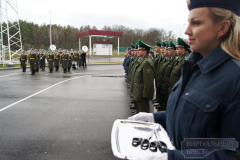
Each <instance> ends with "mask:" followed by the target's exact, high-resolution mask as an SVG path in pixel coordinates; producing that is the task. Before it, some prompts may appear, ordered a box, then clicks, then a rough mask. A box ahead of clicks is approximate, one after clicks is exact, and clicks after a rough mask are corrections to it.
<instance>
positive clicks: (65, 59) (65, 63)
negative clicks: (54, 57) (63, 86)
mask: <svg viewBox="0 0 240 160" xmlns="http://www.w3.org/2000/svg"><path fill="white" fill-rule="evenodd" d="M61 64H62V69H63V72H64V73H67V69H68V54H67V53H66V50H63V53H62V55H61Z"/></svg>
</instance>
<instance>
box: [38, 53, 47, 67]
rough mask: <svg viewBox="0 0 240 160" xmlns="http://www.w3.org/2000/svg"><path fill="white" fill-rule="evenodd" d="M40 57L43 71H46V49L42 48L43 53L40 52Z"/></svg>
mask: <svg viewBox="0 0 240 160" xmlns="http://www.w3.org/2000/svg"><path fill="white" fill-rule="evenodd" d="M39 57H40V68H41V69H42V71H45V65H46V62H45V59H46V55H45V50H44V49H42V50H41V53H40V55H39Z"/></svg>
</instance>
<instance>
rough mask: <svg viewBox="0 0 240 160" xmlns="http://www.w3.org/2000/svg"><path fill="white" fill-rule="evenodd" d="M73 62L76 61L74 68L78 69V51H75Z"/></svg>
mask: <svg viewBox="0 0 240 160" xmlns="http://www.w3.org/2000/svg"><path fill="white" fill-rule="evenodd" d="M73 61H74V65H75V66H74V67H75V69H77V68H78V67H77V66H79V64H78V63H79V53H78V50H77V49H76V50H75V53H74V54H73Z"/></svg>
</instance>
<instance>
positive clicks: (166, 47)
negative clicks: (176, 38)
mask: <svg viewBox="0 0 240 160" xmlns="http://www.w3.org/2000/svg"><path fill="white" fill-rule="evenodd" d="M168 46H169V44H168V43H167V42H166V46H165V49H167V50H168Z"/></svg>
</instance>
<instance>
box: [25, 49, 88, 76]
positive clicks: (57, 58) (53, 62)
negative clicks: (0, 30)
mask: <svg viewBox="0 0 240 160" xmlns="http://www.w3.org/2000/svg"><path fill="white" fill-rule="evenodd" d="M46 60H47V62H48V68H49V73H53V70H54V68H55V71H59V66H62V69H63V72H64V73H67V72H70V71H71V68H73V69H77V68H80V67H83V69H86V67H87V65H86V53H85V52H84V51H81V52H79V51H77V50H75V51H73V50H72V49H71V51H70V52H68V53H67V51H66V50H61V48H59V50H55V51H52V50H49V51H48V54H45V50H43V49H39V51H38V50H36V49H35V50H34V51H33V49H30V54H29V55H28V56H27V55H26V54H25V51H24V50H23V51H22V55H21V56H20V63H21V67H22V69H23V72H26V65H27V62H28V63H29V64H30V70H31V75H35V72H39V70H40V69H41V70H42V71H45V66H46Z"/></svg>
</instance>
